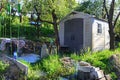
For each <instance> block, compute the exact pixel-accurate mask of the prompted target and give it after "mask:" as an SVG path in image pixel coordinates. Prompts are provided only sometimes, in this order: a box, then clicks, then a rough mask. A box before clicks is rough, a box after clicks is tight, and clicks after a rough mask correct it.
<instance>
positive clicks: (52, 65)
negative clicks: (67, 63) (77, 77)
mask: <svg viewBox="0 0 120 80" xmlns="http://www.w3.org/2000/svg"><path fill="white" fill-rule="evenodd" d="M19 61H20V62H22V63H23V64H25V65H27V66H28V67H29V69H28V76H27V78H28V79H29V80H39V79H40V80H56V79H58V78H59V76H66V75H70V74H72V73H74V71H75V68H74V67H71V68H65V67H64V66H63V64H62V63H61V62H60V57H59V56H58V55H57V54H54V55H50V56H49V57H47V58H44V59H43V60H41V61H38V62H37V63H34V64H29V63H27V62H25V61H23V60H19ZM42 73H45V75H44V76H43V75H42Z"/></svg>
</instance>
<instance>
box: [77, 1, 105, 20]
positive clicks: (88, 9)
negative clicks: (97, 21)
mask: <svg viewBox="0 0 120 80" xmlns="http://www.w3.org/2000/svg"><path fill="white" fill-rule="evenodd" d="M76 11H80V12H85V13H88V14H92V15H95V16H96V17H99V18H102V16H103V15H102V13H103V6H102V1H101V0H87V1H83V2H82V3H79V5H78V7H77V8H76Z"/></svg>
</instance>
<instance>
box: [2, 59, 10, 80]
mask: <svg viewBox="0 0 120 80" xmlns="http://www.w3.org/2000/svg"><path fill="white" fill-rule="evenodd" d="M8 66H9V65H8V64H5V63H3V62H2V61H0V80H4V73H5V71H6V69H7V68H8Z"/></svg>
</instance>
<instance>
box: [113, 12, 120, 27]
mask: <svg viewBox="0 0 120 80" xmlns="http://www.w3.org/2000/svg"><path fill="white" fill-rule="evenodd" d="M119 16H120V11H119V13H118V15H117V16H116V18H115V21H114V27H115V25H116V23H117V20H118V18H119Z"/></svg>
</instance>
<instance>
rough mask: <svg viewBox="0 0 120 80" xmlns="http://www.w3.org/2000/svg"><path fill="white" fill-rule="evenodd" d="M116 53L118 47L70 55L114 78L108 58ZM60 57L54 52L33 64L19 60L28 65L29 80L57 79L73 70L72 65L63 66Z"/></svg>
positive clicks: (119, 51) (119, 49)
mask: <svg viewBox="0 0 120 80" xmlns="http://www.w3.org/2000/svg"><path fill="white" fill-rule="evenodd" d="M116 53H120V48H118V49H116V50H115V51H109V50H104V51H100V52H94V53H91V52H90V51H88V52H86V53H85V54H82V55H76V54H71V56H70V57H71V58H72V59H74V60H76V61H86V62H89V63H90V64H91V65H92V66H95V67H100V68H101V69H102V70H104V72H105V73H106V74H110V75H111V77H112V79H113V80H115V79H116V78H117V76H116V74H115V72H114V71H113V67H112V65H111V64H110V63H109V58H110V57H111V56H112V55H113V54H116ZM60 58H61V57H60V56H59V55H57V54H54V55H50V56H49V57H47V58H44V59H42V60H41V61H38V62H37V63H34V64H29V63H27V62H25V61H21V62H22V63H24V64H26V65H27V66H28V67H29V70H28V76H27V78H28V79H29V80H39V79H40V80H57V79H58V78H59V76H67V75H70V74H72V73H74V71H75V68H74V67H71V68H65V67H64V66H63V64H62V63H61V62H60ZM42 73H45V75H44V76H43V75H41V74H42Z"/></svg>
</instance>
